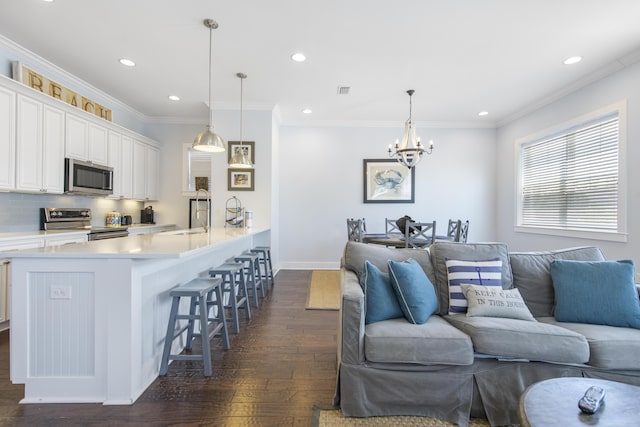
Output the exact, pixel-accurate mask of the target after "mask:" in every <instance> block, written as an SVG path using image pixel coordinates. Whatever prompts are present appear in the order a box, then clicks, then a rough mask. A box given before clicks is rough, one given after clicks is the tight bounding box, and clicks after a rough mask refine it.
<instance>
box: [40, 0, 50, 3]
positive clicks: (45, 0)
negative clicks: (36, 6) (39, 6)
mask: <svg viewBox="0 0 640 427" xmlns="http://www.w3.org/2000/svg"><path fill="white" fill-rule="evenodd" d="M42 1H44V2H46V3H53V0H42Z"/></svg>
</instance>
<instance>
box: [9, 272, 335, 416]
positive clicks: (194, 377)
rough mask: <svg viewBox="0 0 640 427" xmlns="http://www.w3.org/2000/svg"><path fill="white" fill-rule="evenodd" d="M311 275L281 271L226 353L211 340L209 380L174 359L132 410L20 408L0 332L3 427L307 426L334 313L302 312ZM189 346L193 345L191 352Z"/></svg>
mask: <svg viewBox="0 0 640 427" xmlns="http://www.w3.org/2000/svg"><path fill="white" fill-rule="evenodd" d="M310 280H311V272H310V271H294V270H285V271H280V272H279V273H278V275H277V276H276V286H275V287H274V288H273V289H272V290H271V291H270V293H269V295H268V296H267V297H266V298H265V300H264V303H263V304H262V305H261V306H260V308H259V309H258V310H253V318H252V319H251V321H249V322H246V320H244V319H243V323H241V330H240V334H239V335H235V334H232V335H231V349H230V350H228V351H224V350H223V349H222V345H221V342H220V339H219V338H214V339H213V340H212V352H213V355H212V360H213V375H212V376H211V377H209V378H205V377H204V376H203V375H202V364H201V363H198V362H190V361H187V362H184V361H175V362H173V363H172V365H171V366H170V367H169V373H168V375H167V376H166V377H159V378H157V379H156V381H155V382H154V383H153V384H152V385H151V386H150V387H149V388H148V389H147V390H146V391H145V393H144V394H143V395H142V396H141V397H140V398H139V399H138V400H137V401H136V402H135V404H133V405H126V406H103V405H100V404H29V405H20V404H19V403H18V401H19V400H20V399H21V398H22V396H23V391H24V387H23V386H22V385H14V384H11V382H10V380H9V334H8V331H4V332H1V333H0V425H2V426H65V427H66V426H191V425H198V426H308V425H309V424H310V421H311V409H312V407H313V405H322V406H328V405H330V404H331V399H332V397H333V392H334V387H335V379H336V336H337V326H338V312H337V311H326V310H305V303H306V299H307V292H308V285H309V282H310ZM194 347H195V346H194Z"/></svg>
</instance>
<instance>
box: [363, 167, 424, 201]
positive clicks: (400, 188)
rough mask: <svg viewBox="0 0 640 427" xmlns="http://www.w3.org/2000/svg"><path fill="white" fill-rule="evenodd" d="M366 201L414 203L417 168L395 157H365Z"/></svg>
mask: <svg viewBox="0 0 640 427" xmlns="http://www.w3.org/2000/svg"><path fill="white" fill-rule="evenodd" d="M363 171H364V176H363V180H364V203H413V202H414V201H415V180H416V170H415V168H411V169H408V168H407V167H406V166H404V165H402V164H400V163H398V161H397V160H395V159H364V168H363Z"/></svg>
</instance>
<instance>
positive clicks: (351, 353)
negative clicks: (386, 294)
mask: <svg viewBox="0 0 640 427" xmlns="http://www.w3.org/2000/svg"><path fill="white" fill-rule="evenodd" d="M340 291H341V302H340V327H339V330H338V360H339V361H340V362H342V363H348V364H352V365H356V364H361V363H364V317H365V305H364V292H363V291H362V288H361V287H360V283H359V282H358V276H356V274H355V273H354V272H353V271H350V270H346V269H344V268H343V269H341V270H340Z"/></svg>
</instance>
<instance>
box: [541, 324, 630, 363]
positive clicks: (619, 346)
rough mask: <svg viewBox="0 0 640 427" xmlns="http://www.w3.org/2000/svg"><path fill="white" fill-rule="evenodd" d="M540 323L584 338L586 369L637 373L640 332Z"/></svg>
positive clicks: (599, 326)
mask: <svg viewBox="0 0 640 427" xmlns="http://www.w3.org/2000/svg"><path fill="white" fill-rule="evenodd" d="M538 320H540V322H544V323H547V324H550V325H556V326H561V327H563V328H566V329H569V330H571V331H574V332H577V333H579V334H581V335H584V336H585V337H586V338H587V342H588V343H589V351H590V354H591V356H590V357H589V365H591V366H594V367H596V368H603V369H638V368H639V367H640V330H638V329H633V328H618V327H615V326H606V325H588V324H586V323H568V322H558V321H557V320H556V319H554V318H553V317H542V318H540V319H538Z"/></svg>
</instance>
